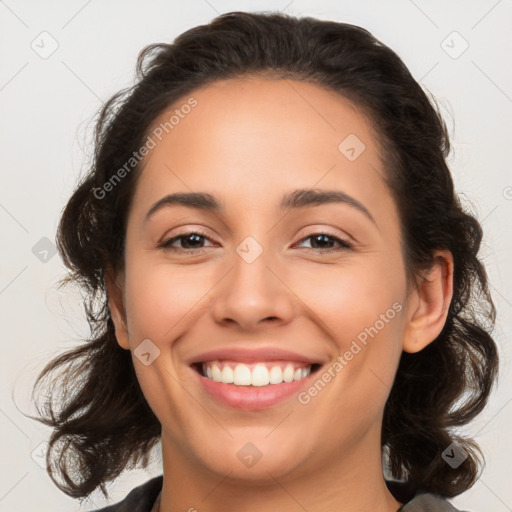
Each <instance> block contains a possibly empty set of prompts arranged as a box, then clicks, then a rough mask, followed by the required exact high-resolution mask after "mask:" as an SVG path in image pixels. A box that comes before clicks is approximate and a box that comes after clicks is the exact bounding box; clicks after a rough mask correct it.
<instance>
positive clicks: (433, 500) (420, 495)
mask: <svg viewBox="0 0 512 512" xmlns="http://www.w3.org/2000/svg"><path fill="white" fill-rule="evenodd" d="M386 485H387V486H388V489H389V491H390V492H391V494H393V496H394V497H395V499H396V500H397V501H399V502H401V503H404V505H403V506H402V507H400V508H399V509H398V510H397V512H469V511H464V510H459V509H457V508H455V507H454V506H453V505H452V504H450V503H449V502H448V501H447V500H446V499H445V498H443V497H441V496H439V495H437V494H431V493H426V492H423V491H421V490H420V489H418V488H417V487H416V486H414V485H413V484H412V483H411V482H407V481H397V480H386Z"/></svg>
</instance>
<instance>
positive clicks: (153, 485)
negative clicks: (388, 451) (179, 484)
mask: <svg viewBox="0 0 512 512" xmlns="http://www.w3.org/2000/svg"><path fill="white" fill-rule="evenodd" d="M162 484H163V475H159V476H156V477H154V478H152V479H151V480H148V481H147V482H145V483H143V484H142V485H139V486H138V487H135V488H134V489H132V490H131V491H130V492H129V493H128V494H127V495H126V497H125V498H124V499H123V500H122V501H120V502H118V503H116V504H114V505H109V506H108V507H105V508H102V509H96V510H93V511H91V512H152V509H153V505H154V504H155V502H156V500H157V498H158V497H159V494H160V491H161V490H162ZM387 484H388V487H390V490H391V491H392V494H393V495H395V493H394V492H393V483H392V482H391V483H390V482H387ZM395 498H396V499H397V500H399V501H402V502H403V498H400V497H398V496H396V495H395ZM397 512H464V511H460V510H458V509H456V508H455V507H453V505H450V503H449V502H448V501H446V500H445V499H444V498H441V497H440V496H437V495H435V494H426V493H419V494H416V496H414V497H413V498H412V499H410V500H408V501H407V502H406V503H405V504H404V505H403V506H402V507H400V508H399V509H398V510H397Z"/></svg>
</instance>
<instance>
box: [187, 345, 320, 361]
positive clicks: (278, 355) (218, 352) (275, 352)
mask: <svg viewBox="0 0 512 512" xmlns="http://www.w3.org/2000/svg"><path fill="white" fill-rule="evenodd" d="M215 360H228V361H237V362H240V363H255V362H264V361H297V362H301V363H305V364H322V363H321V362H320V361H319V360H318V359H314V358H312V357H308V356H306V355H302V354H298V353H297V352H292V351H290V350H284V349H282V348H277V347H267V348H248V347H230V348H219V349H215V350H209V351H208V352H203V353H201V354H198V355H197V356H195V357H193V358H192V359H191V360H190V364H196V363H204V362H206V361H215Z"/></svg>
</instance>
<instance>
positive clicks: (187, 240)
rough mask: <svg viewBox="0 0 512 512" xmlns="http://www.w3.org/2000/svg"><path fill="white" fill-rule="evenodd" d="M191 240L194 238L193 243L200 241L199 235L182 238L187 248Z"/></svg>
mask: <svg viewBox="0 0 512 512" xmlns="http://www.w3.org/2000/svg"><path fill="white" fill-rule="evenodd" d="M192 238H195V241H196V242H200V241H201V240H200V239H201V235H196V234H191V235H188V236H187V237H185V238H184V241H185V246H189V245H190V240H191V239H192ZM193 245H194V242H192V246H193Z"/></svg>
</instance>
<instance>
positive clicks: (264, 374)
mask: <svg viewBox="0 0 512 512" xmlns="http://www.w3.org/2000/svg"><path fill="white" fill-rule="evenodd" d="M283 368H284V369H283ZM310 372H311V365H307V366H301V367H296V364H295V365H293V364H292V363H286V364H285V365H278V364H272V365H268V364H265V363H256V364H255V365H246V364H244V363H237V364H236V366H234V368H232V367H231V366H230V365H229V364H222V363H219V362H213V361H212V362H207V363H203V374H204V375H205V376H206V377H208V378H209V379H212V380H214V381H215V382H223V383H224V384H235V385H236V386H266V385H267V384H281V383H282V382H292V381H294V380H300V379H303V378H304V377H307V376H308V375H309V373H310Z"/></svg>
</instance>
